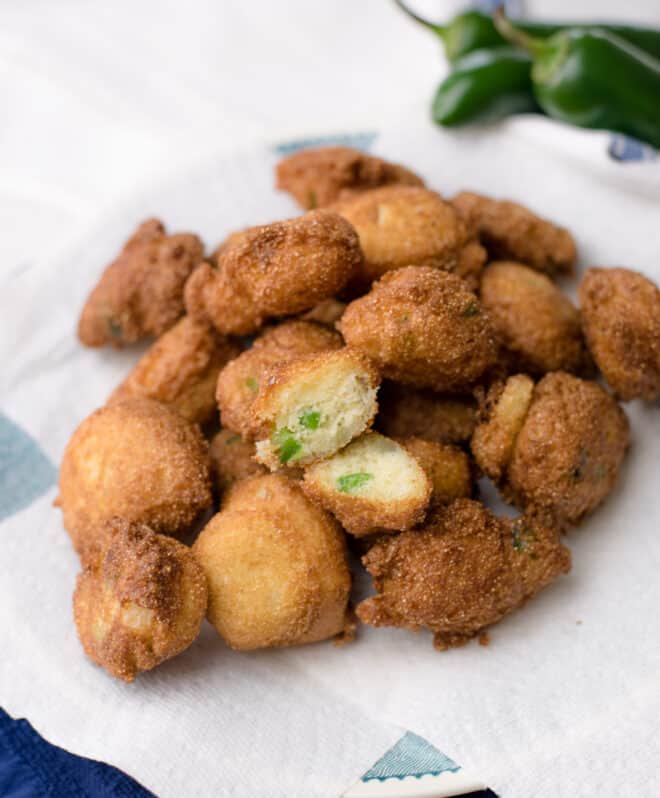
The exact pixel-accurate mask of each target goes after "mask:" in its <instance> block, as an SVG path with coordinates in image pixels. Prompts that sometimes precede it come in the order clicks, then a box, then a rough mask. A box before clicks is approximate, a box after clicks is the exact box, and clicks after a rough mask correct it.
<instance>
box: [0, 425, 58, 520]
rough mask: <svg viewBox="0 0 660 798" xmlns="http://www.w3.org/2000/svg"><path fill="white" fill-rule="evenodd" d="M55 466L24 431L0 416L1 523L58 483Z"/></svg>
mask: <svg viewBox="0 0 660 798" xmlns="http://www.w3.org/2000/svg"><path fill="white" fill-rule="evenodd" d="M55 475H56V471H55V466H54V465H53V464H52V463H51V462H50V460H49V459H48V458H47V457H46V455H45V454H44V453H43V452H42V451H41V449H40V448H39V446H38V445H37V443H36V441H34V440H33V439H32V438H31V437H30V436H29V435H28V434H27V432H25V431H24V430H22V429H21V428H20V427H19V426H17V425H16V424H14V422H13V421H10V420H9V419H8V418H7V416H5V415H4V414H3V413H0V520H2V519H3V518H7V517H8V516H10V515H13V514H14V513H16V512H18V511H19V510H22V509H23V508H24V507H27V506H28V505H30V504H32V502H33V501H34V500H35V499H37V498H39V496H41V495H42V494H43V493H45V492H46V491H47V490H48V488H50V486H51V485H53V484H54V483H55Z"/></svg>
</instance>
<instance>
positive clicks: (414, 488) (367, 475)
mask: <svg viewBox="0 0 660 798" xmlns="http://www.w3.org/2000/svg"><path fill="white" fill-rule="evenodd" d="M303 487H304V489H305V490H306V492H307V493H308V495H310V496H312V497H313V498H314V499H316V500H317V501H319V502H320V503H321V504H322V505H323V506H324V507H326V509H329V510H331V512H333V513H334V514H335V515H336V516H337V518H338V519H339V520H340V521H341V523H342V525H343V526H344V528H345V529H346V530H347V531H348V532H351V533H353V534H354V535H366V534H369V533H370V532H373V531H375V530H377V529H389V530H393V531H399V530H402V529H407V528H409V527H410V526H412V525H414V524H415V523H417V522H418V521H420V520H421V519H422V518H423V514H424V510H425V509H426V506H427V504H428V502H429V498H430V495H431V483H430V480H429V478H428V477H427V475H426V473H425V472H424V470H423V468H422V467H421V466H420V464H419V463H418V461H417V460H416V458H415V457H413V456H412V455H411V454H409V453H408V452H407V451H406V449H405V448H404V447H403V446H401V445H399V444H398V443H396V442H395V441H393V440H390V439H389V438H385V437H384V436H382V435H379V434H378V433H375V432H371V433H366V434H365V435H363V436H361V437H360V438H358V439H357V440H355V441H353V442H352V443H351V444H349V445H348V446H347V447H346V448H345V449H342V450H341V451H339V452H337V454H335V455H334V456H333V457H330V458H329V459H328V460H325V461H324V462H321V463H316V464H314V465H312V466H310V467H309V468H307V469H306V471H305V477H304V481H303Z"/></svg>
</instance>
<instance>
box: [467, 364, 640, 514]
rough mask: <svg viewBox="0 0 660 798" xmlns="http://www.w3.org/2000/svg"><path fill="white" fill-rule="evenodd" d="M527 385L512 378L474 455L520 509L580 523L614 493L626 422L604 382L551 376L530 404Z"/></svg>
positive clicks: (480, 429) (478, 438)
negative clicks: (515, 384)
mask: <svg viewBox="0 0 660 798" xmlns="http://www.w3.org/2000/svg"><path fill="white" fill-rule="evenodd" d="M526 379H527V378H524V377H520V376H517V377H513V378H511V379H510V380H509V381H508V382H507V385H506V386H505V388H504V391H503V393H502V394H501V396H500V398H499V399H497V398H495V399H494V401H493V402H492V405H493V408H492V411H491V412H492V416H491V420H487V421H485V422H484V424H485V425H486V426H485V427H482V426H479V427H477V429H476V430H475V433H474V438H473V445H472V451H473V454H474V456H475V459H476V461H477V463H478V465H480V466H481V467H482V468H483V469H484V471H485V472H486V473H487V474H489V476H491V477H492V478H493V479H495V480H496V481H499V484H500V486H501V488H502V491H503V493H504V495H505V497H506V498H508V499H509V500H511V501H512V502H513V503H514V504H516V505H517V506H520V507H523V508H526V507H536V508H539V509H542V510H544V511H550V512H551V513H552V514H553V515H554V516H555V517H556V518H557V519H558V520H559V521H561V522H564V521H567V522H570V523H577V522H579V521H580V520H581V519H582V518H583V517H584V516H585V515H587V514H588V513H589V512H591V511H592V510H593V509H594V508H595V507H597V506H598V505H599V504H600V503H601V502H602V501H603V499H605V497H606V496H607V495H608V493H610V491H611V490H612V488H613V486H614V483H615V482H616V478H617V475H618V472H619V468H620V466H621V463H622V461H623V457H624V455H625V453H626V450H627V448H628V442H629V427H628V421H627V419H626V416H625V414H624V412H623V410H622V409H621V408H620V407H619V405H618V404H617V403H616V401H615V400H614V399H613V398H612V396H610V394H608V393H607V391H605V390H604V389H603V388H601V387H600V385H598V383H595V382H592V381H590V380H582V379H579V378H578V377H574V376H572V375H571V374H566V373H565V372H562V371H556V372H552V373H550V374H546V376H545V377H544V378H543V379H542V380H541V381H540V382H539V383H538V384H537V385H536V387H535V388H534V389H533V392H532V395H531V401H530V399H529V393H530V386H529V383H528V382H525V380H526ZM512 380H515V381H516V382H517V386H518V387H517V388H516V389H512V388H511V382H512ZM502 404H505V405H507V406H508V407H507V409H505V410H503V409H502V407H501V405H502ZM525 407H526V412H525Z"/></svg>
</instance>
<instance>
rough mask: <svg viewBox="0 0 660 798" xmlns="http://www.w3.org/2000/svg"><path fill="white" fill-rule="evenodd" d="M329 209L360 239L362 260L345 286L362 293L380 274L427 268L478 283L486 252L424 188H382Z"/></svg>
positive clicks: (447, 206) (473, 285)
mask: <svg viewBox="0 0 660 798" xmlns="http://www.w3.org/2000/svg"><path fill="white" fill-rule="evenodd" d="M333 207H334V209H335V210H336V211H337V212H338V213H341V215H342V216H343V217H344V218H345V219H348V221H349V222H350V223H351V224H352V225H353V227H354V228H355V230H356V231H357V234H358V236H359V237H360V246H361V247H362V251H363V253H364V262H363V266H362V269H361V272H360V274H359V275H358V276H357V277H356V278H355V280H353V281H352V284H351V286H350V287H351V288H354V289H355V290H367V289H368V287H369V285H370V284H371V283H372V282H373V281H374V280H377V279H378V278H379V277H382V276H383V274H385V273H386V272H389V271H392V270H393V269H400V268H401V267H402V266H428V267H431V268H434V269H442V270H443V271H448V272H453V273H454V274H457V275H459V276H460V277H464V278H465V279H466V280H467V281H468V282H469V283H470V287H471V288H477V286H478V285H479V275H480V274H481V270H482V268H483V265H484V263H485V261H486V253H485V251H484V249H483V247H482V246H481V245H480V244H479V243H478V241H477V240H476V239H475V238H474V236H473V235H472V234H471V233H470V231H469V230H468V228H467V225H466V224H465V223H464V221H463V220H462V218H461V216H460V215H459V214H458V213H457V212H456V210H455V209H454V208H453V207H452V206H451V205H450V204H449V203H448V202H445V201H444V200H443V199H442V197H441V196H440V195H439V194H436V193H435V192H434V191H428V190H427V189H425V188H415V187H411V186H387V187H385V188H379V189H376V190H374V191H369V192H366V193H364V194H359V195H357V196H355V197H350V198H349V199H346V200H343V201H342V202H338V203H337V204H336V205H334V206H333Z"/></svg>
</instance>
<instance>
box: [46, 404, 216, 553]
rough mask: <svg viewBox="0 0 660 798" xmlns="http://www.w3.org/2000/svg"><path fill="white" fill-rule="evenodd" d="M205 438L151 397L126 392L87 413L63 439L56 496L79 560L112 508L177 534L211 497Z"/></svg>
mask: <svg viewBox="0 0 660 798" xmlns="http://www.w3.org/2000/svg"><path fill="white" fill-rule="evenodd" d="M209 468H210V466H209V456H208V444H207V443H206V441H205V440H204V439H203V438H202V435H201V433H200V431H199V428H198V427H197V426H195V425H193V424H190V423H189V422H188V421H186V420H185V419H184V418H183V416H181V415H180V414H179V413H177V412H176V411H175V410H172V409H171V408H169V407H167V406H166V405H162V404H160V403H159V402H155V401H153V400H151V399H142V398H140V399H125V400H123V401H121V402H116V403H114V404H111V405H107V406H106V407H102V408H101V409H100V410H97V411H96V412H94V413H92V415H91V416H88V417H87V418H86V419H85V420H84V421H83V422H82V424H81V425H80V426H79V427H78V429H77V430H76V431H75V432H74V434H73V436H72V437H71V440H70V441H69V443H68V445H67V447H66V451H65V452H64V457H63V459H62V466H61V468H60V479H59V499H58V503H59V506H60V507H61V509H62V515H63V520H64V527H65V529H66V530H67V531H68V532H69V534H70V536H71V539H72V541H73V545H74V546H75V548H76V550H77V552H78V554H79V555H80V558H81V560H82V562H83V565H85V564H87V563H89V562H92V561H93V560H94V559H95V558H96V556H97V555H98V550H99V546H100V544H101V543H102V542H103V541H99V539H98V536H97V532H96V531H97V530H98V529H99V528H100V527H102V525H103V522H104V521H108V520H109V519H111V518H113V517H114V516H119V517H121V518H124V519H125V520H126V521H135V522H138V523H143V524H148V525H149V526H150V527H152V528H153V529H154V531H156V532H160V533H163V534H168V535H178V534H182V533H184V532H186V531H187V529H188V528H189V527H190V525H191V524H192V522H193V521H194V520H195V518H196V517H197V516H198V515H199V514H200V513H201V512H202V511H203V510H205V509H206V508H207V507H209V506H210V504H211V502H212V496H211V483H210V476H209Z"/></svg>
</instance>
